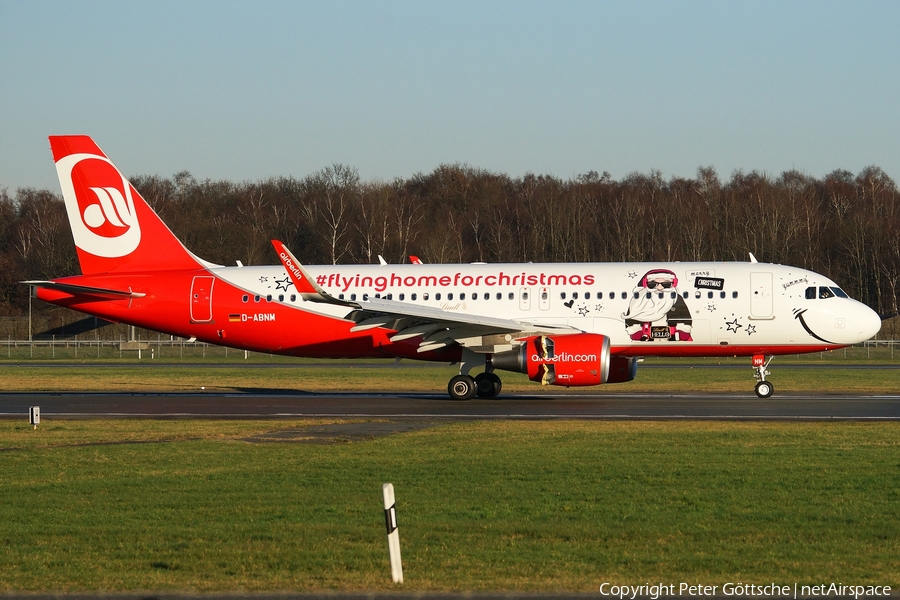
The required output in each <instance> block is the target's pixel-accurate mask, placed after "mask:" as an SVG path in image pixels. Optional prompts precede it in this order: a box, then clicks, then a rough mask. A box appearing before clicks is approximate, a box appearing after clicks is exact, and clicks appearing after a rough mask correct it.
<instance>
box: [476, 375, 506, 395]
mask: <svg viewBox="0 0 900 600" xmlns="http://www.w3.org/2000/svg"><path fill="white" fill-rule="evenodd" d="M475 387H476V388H477V392H476V393H477V394H478V397H479V398H496V397H497V395H498V394H499V393H500V390H501V389H502V388H503V382H502V381H500V378H499V377H498V376H497V375H495V374H494V373H481V374H480V375H478V376H476V377H475Z"/></svg>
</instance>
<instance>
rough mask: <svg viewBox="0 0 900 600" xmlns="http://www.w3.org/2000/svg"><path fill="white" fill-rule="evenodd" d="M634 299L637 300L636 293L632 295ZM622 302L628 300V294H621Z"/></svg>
mask: <svg viewBox="0 0 900 600" xmlns="http://www.w3.org/2000/svg"><path fill="white" fill-rule="evenodd" d="M634 297H635V298H637V292H635V293H634ZM622 300H628V292H622Z"/></svg>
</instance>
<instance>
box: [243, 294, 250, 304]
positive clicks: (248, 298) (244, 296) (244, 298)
mask: <svg viewBox="0 0 900 600" xmlns="http://www.w3.org/2000/svg"><path fill="white" fill-rule="evenodd" d="M248 300H250V296H248V295H247V294H244V295H243V296H241V302H243V303H245V304H246V303H247V301H248Z"/></svg>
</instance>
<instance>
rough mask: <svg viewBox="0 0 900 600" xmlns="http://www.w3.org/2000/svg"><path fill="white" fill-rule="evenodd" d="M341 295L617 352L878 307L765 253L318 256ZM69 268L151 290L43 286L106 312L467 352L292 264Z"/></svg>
mask: <svg viewBox="0 0 900 600" xmlns="http://www.w3.org/2000/svg"><path fill="white" fill-rule="evenodd" d="M306 269H307V271H308V272H309V274H310V275H311V276H312V277H313V278H314V279H315V281H316V283H317V284H318V285H319V286H321V288H323V289H324V290H325V291H327V292H328V293H330V294H331V295H332V296H334V297H336V298H340V299H346V300H351V301H361V302H364V301H366V300H368V299H369V298H380V299H387V300H391V301H394V302H398V303H406V304H415V305H421V306H429V307H433V308H437V309H440V310H442V311H445V312H448V313H458V314H460V315H466V316H484V317H498V318H506V319H518V320H522V321H527V322H529V323H543V324H552V325H567V326H569V327H572V328H574V329H577V330H580V331H583V332H587V333H596V334H602V335H605V336H608V337H609V339H610V343H611V352H612V354H613V355H621V356H736V355H756V354H767V355H774V354H793V353H802V352H815V351H820V350H829V349H835V348H840V347H842V346H846V345H851V344H855V343H859V342H861V341H864V340H866V339H869V338H870V337H872V336H873V335H874V334H875V333H876V332H877V331H878V328H879V327H880V319H879V318H878V316H877V314H875V313H874V311H872V310H871V309H869V308H868V307H866V306H865V305H863V304H862V303H860V302H857V301H855V300H852V299H850V298H849V297H847V296H846V294H844V293H843V292H842V291H841V290H840V288H839V287H838V285H837V284H836V283H835V282H833V281H831V280H829V279H828V278H826V277H824V276H822V275H819V274H817V273H814V272H811V271H807V270H804V269H799V268H796V267H789V266H782V265H773V264H765V263H751V262H748V263H724V262H718V263H713V262H710V263H681V262H676V263H568V264H562V263H548V264H532V263H528V264H465V265H430V264H427V265H328V266H312V265H311V266H307V267H306ZM58 281H70V282H77V283H79V284H80V285H94V286H97V287H112V288H116V289H127V290H130V291H133V292H138V293H141V294H144V295H143V296H142V297H135V298H128V299H122V300H114V301H110V300H97V299H92V298H90V297H89V296H88V297H85V296H84V295H81V294H67V293H65V292H60V291H58V290H50V289H39V291H38V297H39V298H42V299H44V300H47V301H49V302H53V303H56V304H61V305H65V306H69V307H71V308H74V309H77V310H82V311H84V312H88V313H90V314H96V315H98V316H102V317H104V318H107V319H110V320H114V321H118V322H125V323H129V324H134V325H138V326H141V327H147V328H150V329H154V330H157V331H163V332H166V333H170V334H172V335H178V336H183V337H196V338H197V339H200V340H203V341H208V342H212V343H217V344H224V345H228V346H233V347H237V348H245V349H250V350H259V351H266V352H273V353H279V354H288V355H294V356H316V357H338V356H340V357H345V356H346V357H372V356H383V357H409V358H416V359H426V360H449V361H452V360H457V359H458V354H459V348H458V347H457V348H449V349H446V350H444V351H439V352H426V353H422V352H419V351H418V349H419V345H418V343H417V342H416V343H413V342H411V341H409V340H402V341H399V342H391V340H390V337H391V334H392V333H393V330H392V329H391V327H390V324H386V326H384V327H379V328H373V329H367V330H365V331H356V332H353V331H351V329H352V328H353V327H354V326H355V325H356V323H355V322H354V321H353V320H352V318H348V315H349V313H350V312H351V311H350V310H349V309H348V308H346V307H344V306H339V305H330V304H320V303H316V302H310V301H307V300H304V299H303V298H302V297H301V296H300V295H299V294H297V293H296V290H295V289H294V285H293V283H292V282H291V278H290V277H289V276H288V273H287V272H286V271H285V269H284V268H283V267H282V266H281V265H278V266H265V267H220V266H210V267H209V268H202V269H189V270H181V271H161V272H154V271H147V272H143V273H141V274H134V273H128V274H123V275H115V274H104V275H92V276H76V277H70V278H64V279H61V280H58Z"/></svg>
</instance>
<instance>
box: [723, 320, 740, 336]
mask: <svg viewBox="0 0 900 600" xmlns="http://www.w3.org/2000/svg"><path fill="white" fill-rule="evenodd" d="M725 325H726V326H727V327H728V331H733V332H734V333H737V330H738V329H740V328H741V327H743V325H741V324H740V323H738V320H737V317H735V318H734V321H725Z"/></svg>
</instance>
